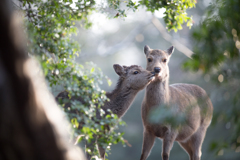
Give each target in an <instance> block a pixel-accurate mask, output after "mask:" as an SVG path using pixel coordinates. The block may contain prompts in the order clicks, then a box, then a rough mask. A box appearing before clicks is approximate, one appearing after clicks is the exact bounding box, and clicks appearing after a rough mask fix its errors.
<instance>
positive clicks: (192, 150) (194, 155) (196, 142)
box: [180, 127, 207, 160]
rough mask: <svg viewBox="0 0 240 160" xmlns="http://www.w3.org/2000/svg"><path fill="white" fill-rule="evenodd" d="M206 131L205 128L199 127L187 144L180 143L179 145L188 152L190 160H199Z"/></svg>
mask: <svg viewBox="0 0 240 160" xmlns="http://www.w3.org/2000/svg"><path fill="white" fill-rule="evenodd" d="M206 130H207V129H206V128H204V127H200V128H199V129H198V130H197V131H196V132H195V133H194V134H193V135H192V136H191V138H189V140H188V141H187V142H184V143H183V142H180V145H181V146H182V147H183V148H184V149H185V150H186V151H187V152H188V154H189V157H190V160H201V156H202V151H201V149H202V143H203V140H204V137H205V134H206Z"/></svg>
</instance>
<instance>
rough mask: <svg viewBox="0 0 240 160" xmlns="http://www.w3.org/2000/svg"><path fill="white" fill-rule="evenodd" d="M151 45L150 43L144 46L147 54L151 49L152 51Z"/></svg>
mask: <svg viewBox="0 0 240 160" xmlns="http://www.w3.org/2000/svg"><path fill="white" fill-rule="evenodd" d="M150 50H151V49H150V47H149V46H148V45H145V46H144V53H145V54H146V56H147V55H148V53H149V51H150Z"/></svg>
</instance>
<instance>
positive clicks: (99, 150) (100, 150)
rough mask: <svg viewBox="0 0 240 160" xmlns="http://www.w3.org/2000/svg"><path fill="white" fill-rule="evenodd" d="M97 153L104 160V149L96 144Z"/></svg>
mask: <svg viewBox="0 0 240 160" xmlns="http://www.w3.org/2000/svg"><path fill="white" fill-rule="evenodd" d="M98 152H99V154H100V157H101V159H102V160H105V149H104V148H103V147H102V146H101V145H100V144H98Z"/></svg>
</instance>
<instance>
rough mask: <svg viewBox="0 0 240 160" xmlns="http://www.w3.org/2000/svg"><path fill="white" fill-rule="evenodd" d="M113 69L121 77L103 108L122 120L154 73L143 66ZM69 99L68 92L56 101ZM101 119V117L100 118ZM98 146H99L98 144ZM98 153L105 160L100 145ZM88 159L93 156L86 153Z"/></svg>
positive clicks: (60, 95) (114, 66)
mask: <svg viewBox="0 0 240 160" xmlns="http://www.w3.org/2000/svg"><path fill="white" fill-rule="evenodd" d="M113 68H114V70H115V72H116V73H117V74H118V75H119V79H118V83H117V85H116V87H115V89H114V90H113V91H112V92H107V93H106V96H107V98H108V99H109V100H110V101H106V102H105V103H104V105H103V106H102V107H101V108H102V109H103V110H104V111H105V113H109V112H108V110H111V111H112V113H114V114H116V115H117V116H118V118H121V117H122V116H123V115H124V114H125V113H126V112H127V110H128V109H129V107H130V106H131V104H132V102H133V100H134V98H135V97H136V95H137V93H138V92H139V91H140V90H143V89H144V88H145V87H146V86H147V85H148V84H149V83H150V82H151V81H152V80H153V79H154V75H155V73H154V72H150V71H147V70H145V69H143V68H142V67H141V66H137V65H131V66H129V67H127V66H121V65H119V64H114V65H113ZM63 98H68V99H69V97H68V92H66V91H63V92H61V93H60V94H59V95H58V96H57V97H56V99H57V100H59V99H63ZM73 99H75V100H79V101H81V102H82V99H81V97H75V98H72V100H73ZM69 106H70V103H68V104H66V105H65V107H69ZM98 118H101V117H98ZM92 145H93V144H86V146H88V147H89V146H90V147H94V146H92ZM97 145H98V144H97ZM98 151H99V154H100V157H101V159H103V160H105V149H104V148H103V147H102V146H100V145H98ZM86 155H87V159H88V160H90V159H91V155H90V154H88V153H86Z"/></svg>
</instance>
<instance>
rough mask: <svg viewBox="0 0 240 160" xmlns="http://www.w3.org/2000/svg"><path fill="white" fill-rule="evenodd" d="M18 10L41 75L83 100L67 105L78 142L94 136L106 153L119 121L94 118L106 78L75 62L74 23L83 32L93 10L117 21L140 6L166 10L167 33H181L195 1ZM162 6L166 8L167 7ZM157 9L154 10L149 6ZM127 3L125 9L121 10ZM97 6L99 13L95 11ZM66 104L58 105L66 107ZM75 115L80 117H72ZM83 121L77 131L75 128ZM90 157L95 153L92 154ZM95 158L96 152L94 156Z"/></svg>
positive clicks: (79, 3) (52, 3)
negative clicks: (109, 14) (20, 12)
mask: <svg viewBox="0 0 240 160" xmlns="http://www.w3.org/2000/svg"><path fill="white" fill-rule="evenodd" d="M19 2H20V8H21V9H22V10H23V11H24V14H25V17H26V23H25V24H26V32H27V33H28V35H29V39H28V47H29V51H28V52H29V55H31V56H35V57H37V58H38V60H39V62H40V63H41V66H42V69H43V71H44V75H45V77H46V79H47V81H48V83H49V86H50V88H51V90H52V91H54V90H56V88H58V87H59V86H61V87H63V89H64V90H67V91H68V92H69V96H70V97H73V96H80V97H82V98H83V99H84V101H86V102H87V103H86V104H84V105H83V104H81V103H79V102H77V101H71V103H72V106H71V108H68V109H65V112H66V114H67V116H68V118H69V120H70V122H71V125H72V127H73V128H75V132H74V133H73V135H74V136H75V137H77V136H78V135H81V137H82V138H80V141H81V140H82V139H87V141H91V140H93V139H94V137H93V134H96V135H97V136H98V137H101V138H100V139H99V142H100V143H101V144H102V145H103V146H104V147H105V148H106V149H110V144H112V143H117V142H122V143H124V141H123V138H122V135H123V134H122V133H116V132H115V131H114V129H115V128H117V127H118V125H119V124H120V125H122V124H123V122H121V120H118V119H117V117H116V115H113V114H110V115H108V116H106V117H102V119H101V120H99V119H96V118H95V116H96V112H97V110H99V109H100V107H101V106H102V105H103V103H104V102H105V101H106V100H107V98H106V96H105V92H104V91H102V90H101V89H100V88H99V84H101V83H102V78H103V77H104V76H103V75H102V73H101V71H100V70H99V69H98V68H96V67H95V66H93V65H90V66H89V65H88V66H86V67H84V66H83V65H80V64H77V63H76V62H75V57H76V56H78V54H79V52H80V48H79V46H78V44H77V43H76V42H73V41H71V35H72V34H74V33H76V31H77V30H76V28H75V22H76V21H80V22H81V24H83V25H84V26H85V27H86V28H88V27H90V26H91V22H89V21H88V16H89V14H90V13H91V12H92V11H93V10H99V11H101V10H102V11H103V12H105V13H106V12H108V11H107V9H109V8H112V9H114V12H115V13H116V12H117V13H116V14H114V15H115V17H119V16H120V17H121V16H126V11H125V10H126V9H127V10H133V11H136V10H137V9H138V8H139V7H140V5H142V6H146V7H147V10H149V11H151V12H154V11H155V10H158V9H160V8H165V9H166V15H165V17H164V20H165V22H166V23H167V26H168V29H169V30H171V29H174V30H175V31H176V30H177V29H181V25H182V24H183V22H184V21H186V22H187V25H188V26H191V18H189V17H187V15H186V9H187V8H190V7H193V6H194V4H195V1H193V0H183V1H176V0H174V1H169V2H168V1H167V2H166V1H156V0H154V1H145V0H144V1H139V3H137V2H133V1H131V0H128V1H124V2H122V1H119V0H108V1H106V3H107V5H104V4H102V6H101V5H100V6H98V5H97V4H96V1H94V0H60V1H59V0H48V1H45V0H35V1H32V0H19ZM165 2H166V3H165ZM154 3H155V4H159V5H153V4H154ZM123 4H126V5H123ZM97 7H98V8H97ZM64 103H66V101H62V102H61V105H62V106H64ZM72 110H77V111H78V114H76V113H74V112H72ZM82 122H83V124H84V125H83V127H82V129H81V130H77V129H76V128H77V127H78V126H79V125H80V124H81V123H82ZM105 125H109V127H110V131H111V132H106V131H105V127H104V126H105ZM92 152H93V151H92ZM93 154H94V155H96V153H95V152H94V153H93Z"/></svg>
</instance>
